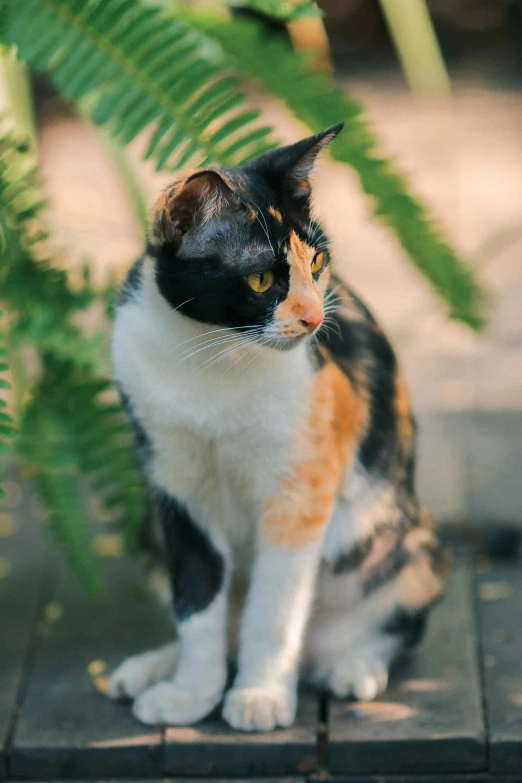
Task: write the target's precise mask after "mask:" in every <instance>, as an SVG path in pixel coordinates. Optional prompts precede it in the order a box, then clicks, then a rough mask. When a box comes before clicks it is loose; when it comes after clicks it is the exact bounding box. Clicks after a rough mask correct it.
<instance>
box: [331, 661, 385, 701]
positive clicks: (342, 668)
mask: <svg viewBox="0 0 522 783" xmlns="http://www.w3.org/2000/svg"><path fill="white" fill-rule="evenodd" d="M327 686H328V688H329V690H330V691H331V692H332V693H333V695H334V696H338V697H339V698H341V699H346V698H348V697H350V696H351V697H353V698H355V699H357V700H358V701H372V700H373V699H375V698H377V696H379V695H380V694H382V693H384V691H385V690H386V688H387V686H388V666H387V664H386V663H384V662H383V661H381V660H372V659H370V658H364V657H362V656H361V657H358V656H353V657H351V658H350V659H347V660H343V661H342V662H340V663H338V664H337V665H336V666H334V667H333V668H332V670H331V672H330V674H329V676H328V678H327Z"/></svg>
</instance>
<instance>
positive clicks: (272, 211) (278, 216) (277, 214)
mask: <svg viewBox="0 0 522 783" xmlns="http://www.w3.org/2000/svg"><path fill="white" fill-rule="evenodd" d="M268 211H269V213H270V214H271V215H272V217H273V218H275V219H276V220H277V222H278V223H282V222H283V216H282V214H281V213H280V211H279V210H278V209H276V208H275V207H268Z"/></svg>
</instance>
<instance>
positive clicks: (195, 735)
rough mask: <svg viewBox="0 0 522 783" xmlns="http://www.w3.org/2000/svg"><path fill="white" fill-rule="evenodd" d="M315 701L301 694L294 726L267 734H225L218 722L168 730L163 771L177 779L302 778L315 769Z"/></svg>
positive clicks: (220, 723) (310, 696) (228, 730)
mask: <svg viewBox="0 0 522 783" xmlns="http://www.w3.org/2000/svg"><path fill="white" fill-rule="evenodd" d="M317 716H318V699H317V696H316V695H315V693H312V692H306V693H303V694H301V698H300V702H299V709H298V714H297V719H296V723H295V725H294V726H292V727H291V728H289V729H282V730H278V731H273V732H269V733H267V734H263V733H261V734H257V733H256V734H244V733H241V732H237V731H232V730H231V729H229V728H228V727H227V726H226V725H225V723H224V721H222V720H221V718H220V717H218V716H217V717H213V718H212V719H209V720H208V721H205V722H203V723H201V724H199V725H197V726H192V727H190V728H179V729H178V728H170V729H167V731H166V737H165V739H166V746H165V772H166V774H168V775H175V776H176V778H177V777H178V776H184V775H187V776H209V777H212V778H216V777H218V778H219V777H228V776H233V777H241V776H244V777H250V776H253V775H255V776H264V777H272V776H280V775H285V776H286V775H296V774H297V775H299V774H301V775H306V774H308V773H311V772H315V771H316V770H317V768H318V760H317V747H316V745H317Z"/></svg>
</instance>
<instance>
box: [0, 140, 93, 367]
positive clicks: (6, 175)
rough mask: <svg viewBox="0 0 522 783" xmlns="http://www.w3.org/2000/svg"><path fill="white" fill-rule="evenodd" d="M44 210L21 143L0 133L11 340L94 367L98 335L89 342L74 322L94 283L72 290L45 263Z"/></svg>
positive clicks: (2, 275)
mask: <svg viewBox="0 0 522 783" xmlns="http://www.w3.org/2000/svg"><path fill="white" fill-rule="evenodd" d="M43 204H44V201H43V197H42V194H41V191H40V188H39V184H38V180H37V177H36V171H35V167H34V163H33V162H32V161H31V157H30V155H29V154H28V152H27V148H26V145H25V143H24V141H23V140H20V139H18V138H17V137H16V136H15V135H14V134H13V133H12V132H11V131H9V130H8V129H6V128H5V127H4V128H2V129H1V130H0V262H1V263H0V298H1V299H2V301H3V302H4V303H5V304H6V306H7V307H8V309H9V312H10V314H11V318H10V323H11V326H10V333H11V335H12V338H13V340H18V339H26V340H28V341H29V342H31V343H32V344H33V345H35V347H37V348H38V349H39V350H41V351H43V352H46V351H51V352H55V353H57V354H59V355H60V357H61V358H63V359H67V358H71V359H73V360H75V361H78V362H81V363H84V364H88V365H90V366H92V367H95V366H96V365H97V363H98V361H99V356H100V351H99V350H98V346H99V344H100V342H101V340H102V337H101V336H100V335H95V336H93V337H92V338H91V339H90V340H86V339H85V338H83V336H82V335H81V332H80V329H79V328H78V327H77V326H75V325H74V324H73V323H71V321H70V316H71V315H72V313H75V312H77V311H79V310H83V309H85V308H86V307H88V306H89V305H90V304H91V303H92V302H93V301H94V300H95V298H96V292H95V291H94V289H93V288H92V286H91V284H90V281H89V280H88V279H86V280H85V281H84V285H83V286H82V287H80V288H78V289H77V290H74V289H73V288H72V287H71V286H70V284H69V280H68V278H67V274H66V272H65V271H63V270H61V269H57V268H56V267H54V266H53V265H52V264H51V262H50V260H49V259H48V258H46V254H45V251H44V242H45V240H46V239H47V233H46V230H45V227H44V225H43V222H42V220H41V217H40V212H41V208H42V206H43Z"/></svg>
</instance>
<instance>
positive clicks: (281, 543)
mask: <svg viewBox="0 0 522 783" xmlns="http://www.w3.org/2000/svg"><path fill="white" fill-rule="evenodd" d="M305 467H306V466H301V469H300V470H298V471H297V472H296V476H295V477H294V478H293V479H290V480H288V481H286V482H285V483H284V485H283V487H282V490H281V492H280V494H279V495H278V496H277V497H275V498H273V499H272V501H271V502H270V503H269V504H268V507H267V509H266V512H265V514H264V516H263V519H262V521H261V529H260V540H259V542H258V553H257V558H256V562H255V564H254V569H253V574H252V580H251V584H250V590H249V593H248V598H247V603H246V607H245V610H244V614H243V618H242V623H241V630H240V639H239V660H238V664H239V668H238V674H237V678H236V680H235V682H234V686H233V688H232V689H231V690H230V691H229V693H228V694H227V696H226V699H225V705H224V709H223V716H224V717H225V719H226V720H227V721H228V723H229V724H230V725H231V726H232V727H233V728H236V729H242V730H243V731H270V730H271V729H274V728H275V727H276V726H290V725H291V724H292V723H293V721H294V718H295V713H296V707H297V674H298V668H299V660H300V656H301V646H302V641H303V636H304V630H305V626H306V622H307V619H308V615H309V612H310V606H311V603H312V598H313V591H314V585H315V579H316V575H317V570H318V565H319V561H320V558H321V550H322V539H323V534H324V530H325V528H326V525H327V523H328V520H329V518H330V515H331V513H332V509H333V506H334V503H335V493H336V487H335V479H332V478H331V477H327V479H326V482H325V481H323V477H321V480H320V481H319V482H317V481H315V473H316V471H320V470H321V468H320V466H318V467H317V468H315V467H313V466H311V470H312V474H310V472H309V471H308V470H306V469H304V468H305ZM310 479H312V480H310Z"/></svg>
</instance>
